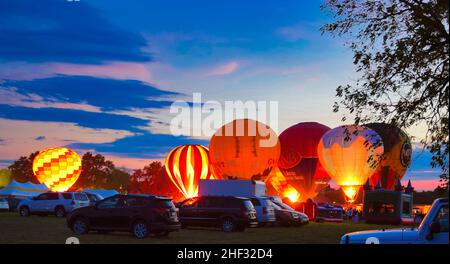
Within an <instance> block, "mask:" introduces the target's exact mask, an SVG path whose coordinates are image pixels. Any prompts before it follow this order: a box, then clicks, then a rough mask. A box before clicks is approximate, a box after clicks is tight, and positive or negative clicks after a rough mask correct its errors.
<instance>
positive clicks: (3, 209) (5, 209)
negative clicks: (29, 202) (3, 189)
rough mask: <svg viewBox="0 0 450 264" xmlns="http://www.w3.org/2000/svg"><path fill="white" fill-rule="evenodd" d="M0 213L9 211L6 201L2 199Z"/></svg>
mask: <svg viewBox="0 0 450 264" xmlns="http://www.w3.org/2000/svg"><path fill="white" fill-rule="evenodd" d="M0 211H9V204H8V201H7V200H6V199H4V198H0Z"/></svg>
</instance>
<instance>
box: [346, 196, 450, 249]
mask: <svg viewBox="0 0 450 264" xmlns="http://www.w3.org/2000/svg"><path fill="white" fill-rule="evenodd" d="M448 219H449V218H448V198H440V199H436V200H435V201H434V203H433V206H432V207H431V209H430V211H429V212H428V214H427V215H426V216H425V218H424V219H423V221H422V223H421V224H420V226H419V227H417V228H416V227H408V228H396V229H382V230H369V231H359V232H353V233H349V234H345V235H343V236H342V237H341V241H340V244H448V231H449V224H448Z"/></svg>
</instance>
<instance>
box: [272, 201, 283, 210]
mask: <svg viewBox="0 0 450 264" xmlns="http://www.w3.org/2000/svg"><path fill="white" fill-rule="evenodd" d="M272 206H273V208H275V210H281V209H282V208H281V207H279V206H278V205H277V204H276V203H274V202H272Z"/></svg>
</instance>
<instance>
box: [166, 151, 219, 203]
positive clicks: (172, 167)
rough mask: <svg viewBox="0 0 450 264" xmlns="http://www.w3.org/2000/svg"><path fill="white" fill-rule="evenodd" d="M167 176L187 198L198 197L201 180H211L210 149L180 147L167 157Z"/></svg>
mask: <svg viewBox="0 0 450 264" xmlns="http://www.w3.org/2000/svg"><path fill="white" fill-rule="evenodd" d="M165 167H166V171H167V175H168V176H169V178H170V180H171V181H172V183H173V184H174V185H175V186H176V187H177V189H178V190H179V191H180V192H181V193H182V194H183V196H184V197H185V198H192V197H196V196H197V194H198V181H199V179H210V178H211V172H210V169H209V160H208V149H207V148H206V147H204V146H201V145H183V146H178V147H176V148H174V149H172V151H170V153H169V155H167V157H166V162H165Z"/></svg>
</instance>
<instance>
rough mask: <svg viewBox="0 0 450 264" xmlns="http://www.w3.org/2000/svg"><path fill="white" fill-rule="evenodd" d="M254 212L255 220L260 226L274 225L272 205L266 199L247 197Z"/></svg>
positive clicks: (274, 218)
mask: <svg viewBox="0 0 450 264" xmlns="http://www.w3.org/2000/svg"><path fill="white" fill-rule="evenodd" d="M249 199H250V201H251V202H252V204H253V207H255V210H256V219H257V220H258V223H259V225H260V226H264V225H266V224H274V223H275V222H276V220H277V218H276V216H275V209H274V208H273V203H272V202H271V201H270V198H268V197H262V196H254V197H249Z"/></svg>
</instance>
